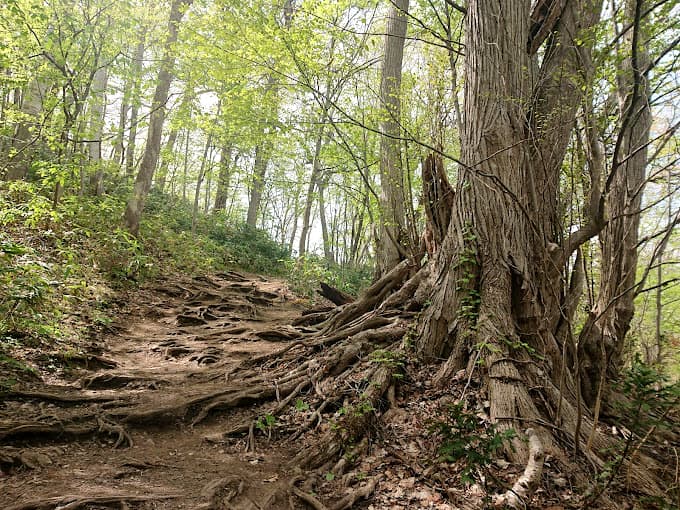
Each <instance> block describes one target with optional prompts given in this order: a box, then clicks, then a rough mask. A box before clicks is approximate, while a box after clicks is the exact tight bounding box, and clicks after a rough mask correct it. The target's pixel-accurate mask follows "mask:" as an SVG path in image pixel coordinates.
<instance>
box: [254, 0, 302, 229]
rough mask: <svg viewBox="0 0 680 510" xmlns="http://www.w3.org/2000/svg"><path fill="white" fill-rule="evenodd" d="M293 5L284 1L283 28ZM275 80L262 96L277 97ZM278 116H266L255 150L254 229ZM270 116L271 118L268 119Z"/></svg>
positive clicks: (269, 81)
mask: <svg viewBox="0 0 680 510" xmlns="http://www.w3.org/2000/svg"><path fill="white" fill-rule="evenodd" d="M293 12H294V3H293V0H285V1H284V4H283V27H284V28H289V27H290V24H291V22H292V20H293ZM276 89H277V79H276V77H275V76H274V74H273V73H272V74H269V76H268V77H267V84H266V85H265V88H264V96H265V97H267V96H268V95H270V94H272V95H275V96H276V95H277V90H276ZM276 115H278V107H273V108H272V110H271V111H270V112H269V114H268V115H267V116H266V119H265V122H264V131H263V140H262V141H261V142H260V143H259V144H258V145H257V147H256V148H255V164H254V166H253V175H252V180H251V183H250V196H249V200H248V213H247V216H246V224H247V225H249V226H251V227H255V226H256V225H257V217H258V214H259V212H260V202H261V201H262V191H263V190H264V183H265V177H266V174H267V166H269V151H270V147H269V141H268V140H267V139H266V138H267V134H268V130H269V127H270V126H271V123H272V122H271V121H272V120H273V118H274V117H275V116H276ZM270 116H271V117H270Z"/></svg>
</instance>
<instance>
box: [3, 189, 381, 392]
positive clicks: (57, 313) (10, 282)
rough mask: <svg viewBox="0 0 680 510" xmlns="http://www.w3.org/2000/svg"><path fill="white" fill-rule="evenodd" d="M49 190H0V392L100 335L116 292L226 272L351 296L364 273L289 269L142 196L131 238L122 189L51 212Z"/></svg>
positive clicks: (235, 228) (52, 367)
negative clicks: (174, 277)
mask: <svg viewBox="0 0 680 510" xmlns="http://www.w3.org/2000/svg"><path fill="white" fill-rule="evenodd" d="M51 190H52V187H51V186H46V187H44V188H43V187H41V185H40V184H39V183H35V182H23V181H19V182H17V181H15V182H5V183H0V374H1V375H0V391H2V390H3V389H5V388H7V387H9V386H11V385H12V384H14V382H15V381H16V380H23V379H26V378H28V377H34V376H35V374H36V373H37V372H36V369H38V370H40V371H43V372H44V371H48V372H49V371H56V370H68V369H69V368H70V366H71V365H73V363H74V362H73V361H72V360H77V359H79V358H81V359H82V354H83V349H85V347H84V346H85V345H86V344H87V343H88V342H89V341H91V340H92V339H93V338H94V337H96V336H97V335H99V334H100V333H101V332H102V331H104V330H106V329H107V328H108V327H110V325H111V323H112V322H113V319H114V317H115V314H116V310H117V307H118V306H119V305H121V304H122V303H124V301H125V300H122V301H121V299H120V295H121V292H128V291H134V290H135V288H136V287H137V286H139V285H140V284H142V283H144V282H149V281H154V280H156V279H160V278H165V277H168V276H171V275H195V274H205V273H210V272H215V271H224V270H228V269H236V270H242V271H246V272H253V273H258V274H267V275H277V276H280V277H287V278H288V280H289V282H290V284H291V288H292V289H293V291H294V292H297V293H298V294H299V295H300V296H302V297H311V296H312V295H313V293H314V289H316V288H318V283H319V281H326V282H327V283H330V284H331V285H334V286H336V287H338V288H340V289H342V290H344V291H346V292H349V293H356V292H358V290H359V289H360V288H361V287H363V286H364V285H365V283H366V282H367V281H368V272H366V271H364V272H361V271H342V270H340V269H337V268H329V267H327V266H326V265H324V264H323V262H322V261H321V259H317V258H315V257H309V258H305V259H303V260H300V261H293V260H292V259H291V258H290V256H289V252H288V249H287V247H284V246H281V245H279V244H278V243H276V242H274V241H273V240H272V239H271V238H270V237H269V235H268V234H267V233H266V232H264V231H262V230H258V229H255V228H252V227H249V226H247V225H245V224H243V223H242V222H240V221H238V220H236V219H234V218H229V217H227V216H226V214H223V213H218V214H213V213H209V214H202V213H201V214H199V215H198V217H197V219H196V221H195V224H194V226H193V228H192V214H191V204H189V203H187V202H186V201H182V200H178V199H177V198H173V197H171V196H168V195H165V194H161V193H157V192H152V193H151V194H150V196H149V199H148V201H147V203H146V207H145V210H144V215H143V219H142V224H141V229H140V236H139V237H138V238H137V237H134V236H132V235H130V234H129V233H128V232H127V231H126V230H125V229H124V227H123V221H122V218H123V212H124V209H125V200H126V198H127V196H129V193H130V189H129V186H125V185H122V186H120V187H119V188H118V189H117V190H114V191H112V192H111V193H109V194H106V195H104V196H103V197H92V196H76V195H69V196H67V197H65V198H63V199H62V200H61V202H60V203H59V204H58V206H57V207H56V208H55V207H53V205H52V197H51Z"/></svg>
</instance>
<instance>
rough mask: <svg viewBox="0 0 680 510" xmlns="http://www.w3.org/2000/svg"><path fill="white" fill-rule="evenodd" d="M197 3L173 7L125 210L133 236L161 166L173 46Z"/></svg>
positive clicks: (187, 0) (176, 2)
mask: <svg viewBox="0 0 680 510" xmlns="http://www.w3.org/2000/svg"><path fill="white" fill-rule="evenodd" d="M192 1H193V0H173V2H172V5H171V7H170V16H169V20H168V36H167V38H166V40H165V46H164V50H163V60H162V63H161V68H160V71H159V73H158V81H157V85H156V91H155V93H154V97H153V101H152V103H151V116H150V122H149V134H148V138H147V141H146V148H145V150H144V157H143V158H142V163H141V165H140V167H139V172H138V173H137V178H136V179H135V185H134V188H133V190H132V196H131V197H130V199H129V200H128V203H127V207H126V209H125V225H126V227H127V228H128V230H129V231H130V233H132V234H133V235H135V236H137V235H139V221H140V218H141V215H142V211H143V209H144V201H145V200H146V196H147V194H148V193H149V189H150V188H151V183H152V181H153V174H154V171H155V169H156V164H157V163H158V154H159V152H160V145H161V134H162V131H163V121H164V120H165V103H166V102H167V101H168V93H169V91H170V83H171V82H172V69H173V67H174V63H175V55H174V52H173V46H174V44H175V42H176V41H177V35H178V32H179V23H180V21H181V19H182V16H183V14H184V11H185V10H186V9H187V8H188V7H189V6H190V5H191V3H192Z"/></svg>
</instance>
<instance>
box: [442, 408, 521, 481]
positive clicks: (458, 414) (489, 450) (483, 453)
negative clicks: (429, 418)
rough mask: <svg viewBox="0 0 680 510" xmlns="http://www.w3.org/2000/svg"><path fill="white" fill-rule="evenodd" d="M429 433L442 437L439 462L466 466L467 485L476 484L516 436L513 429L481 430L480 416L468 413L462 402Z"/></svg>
mask: <svg viewBox="0 0 680 510" xmlns="http://www.w3.org/2000/svg"><path fill="white" fill-rule="evenodd" d="M430 433H436V434H438V435H439V436H440V437H441V445H440V446H439V449H438V454H439V458H438V459H439V460H440V461H445V462H459V461H463V462H464V463H465V467H464V469H463V472H462V475H461V478H462V480H463V481H465V482H468V483H472V482H474V480H475V476H476V472H477V471H478V470H480V469H481V470H483V469H485V468H486V466H488V465H489V464H491V462H492V461H493V460H494V458H495V457H496V453H497V452H498V450H500V449H501V448H502V447H503V444H504V443H505V442H506V441H509V440H511V439H513V438H514V437H515V436H516V434H515V431H514V430H512V429H508V430H504V431H498V430H496V427H495V426H494V425H489V426H486V427H484V426H480V424H479V419H478V418H477V416H475V414H474V413H471V412H469V411H467V410H466V409H465V406H464V404H463V402H458V403H456V404H452V405H450V406H449V408H448V413H447V416H446V419H444V420H441V421H436V422H434V423H433V424H432V425H431V426H430Z"/></svg>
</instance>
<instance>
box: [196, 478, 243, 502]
mask: <svg viewBox="0 0 680 510" xmlns="http://www.w3.org/2000/svg"><path fill="white" fill-rule="evenodd" d="M244 487H245V482H244V481H243V480H241V479H239V478H234V477H230V478H218V479H217V480H212V481H211V482H209V483H208V484H207V485H206V486H205V487H203V489H201V497H202V498H203V499H207V501H206V502H205V503H203V504H201V505H199V506H197V507H196V509H195V510H224V509H225V508H226V509H227V510H228V509H231V508H233V507H232V506H231V501H232V500H233V499H234V498H235V497H237V496H239V495H240V494H241V493H242V492H243V489H244Z"/></svg>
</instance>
